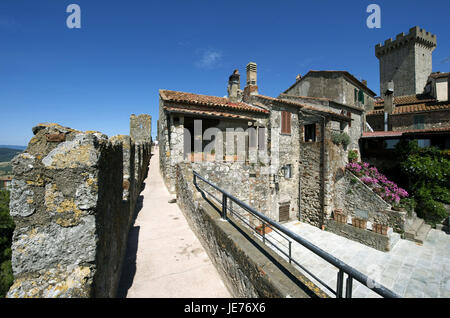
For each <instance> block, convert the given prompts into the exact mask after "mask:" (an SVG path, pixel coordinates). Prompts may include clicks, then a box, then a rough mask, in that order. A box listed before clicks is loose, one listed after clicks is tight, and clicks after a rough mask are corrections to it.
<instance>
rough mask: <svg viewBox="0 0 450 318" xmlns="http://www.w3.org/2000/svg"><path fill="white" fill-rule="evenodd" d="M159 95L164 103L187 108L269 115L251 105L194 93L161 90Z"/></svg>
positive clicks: (265, 110)
mask: <svg viewBox="0 0 450 318" xmlns="http://www.w3.org/2000/svg"><path fill="white" fill-rule="evenodd" d="M159 94H160V96H161V98H162V99H163V100H164V101H170V102H173V103H180V104H183V105H186V106H189V105H194V106H206V107H208V108H213V109H214V111H224V110H225V111H226V110H229V111H238V112H250V113H262V114H268V113H269V111H268V110H267V109H264V108H261V107H256V106H252V105H249V104H247V103H243V102H231V101H230V100H229V99H228V98H225V97H217V96H209V95H200V94H193V93H185V92H177V91H170V90H160V91H159Z"/></svg>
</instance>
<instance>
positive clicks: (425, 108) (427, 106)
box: [367, 101, 450, 116]
mask: <svg viewBox="0 0 450 318" xmlns="http://www.w3.org/2000/svg"><path fill="white" fill-rule="evenodd" d="M439 110H450V102H440V103H437V102H435V101H434V102H430V103H423V102H422V103H420V104H405V105H402V106H397V105H396V106H395V109H394V111H393V112H392V115H400V114H406V113H422V112H430V111H439ZM383 113H384V110H383V109H382V108H381V109H375V110H371V111H369V112H367V115H368V116H370V115H381V114H383Z"/></svg>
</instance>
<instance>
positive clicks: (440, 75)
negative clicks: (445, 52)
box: [430, 72, 450, 79]
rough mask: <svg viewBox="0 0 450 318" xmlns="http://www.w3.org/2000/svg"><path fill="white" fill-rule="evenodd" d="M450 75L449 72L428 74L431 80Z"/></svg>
mask: <svg viewBox="0 0 450 318" xmlns="http://www.w3.org/2000/svg"><path fill="white" fill-rule="evenodd" d="M449 75H450V72H446V73H441V72H434V73H431V74H430V77H431V78H435V79H436V78H443V77H448V76H449Z"/></svg>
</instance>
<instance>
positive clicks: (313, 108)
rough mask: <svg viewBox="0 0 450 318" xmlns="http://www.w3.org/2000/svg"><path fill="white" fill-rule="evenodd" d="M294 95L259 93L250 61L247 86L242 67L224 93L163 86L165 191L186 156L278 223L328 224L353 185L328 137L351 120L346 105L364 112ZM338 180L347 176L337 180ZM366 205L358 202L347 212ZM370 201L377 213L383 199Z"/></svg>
mask: <svg viewBox="0 0 450 318" xmlns="http://www.w3.org/2000/svg"><path fill="white" fill-rule="evenodd" d="M372 95H373V94H371V96H372ZM297 97H298V96H297ZM297 97H295V96H293V97H292V96H289V95H287V94H286V95H283V96H280V97H279V98H274V97H269V96H265V95H262V94H260V93H259V91H258V86H257V67H256V64H255V63H249V64H248V65H247V82H246V86H245V88H244V90H241V88H240V75H239V72H238V71H234V73H233V74H232V75H231V76H230V78H229V82H228V97H216V96H207V95H199V94H193V93H184V92H176V91H169V90H160V117H159V127H158V137H159V145H160V167H161V171H162V174H163V177H164V179H165V182H166V185H167V187H168V188H169V190H171V191H174V189H175V185H176V175H175V172H176V166H177V164H178V163H180V162H189V163H191V165H192V169H194V170H196V171H197V172H199V173H200V174H201V175H202V176H204V177H205V178H207V179H208V180H210V181H211V182H214V183H216V184H217V185H219V186H220V187H221V188H222V189H224V190H225V191H228V192H229V193H231V194H233V195H234V196H236V197H237V198H239V199H241V200H242V201H244V202H246V203H248V204H249V205H250V206H253V207H254V208H256V209H257V210H259V211H261V212H263V213H265V214H266V215H268V216H269V217H270V218H272V219H274V220H276V221H279V222H284V221H289V220H295V219H297V220H301V221H305V222H308V223H310V224H313V225H316V226H319V227H320V226H322V225H325V224H327V222H329V219H330V217H331V214H332V212H333V211H334V209H335V208H337V207H340V208H342V207H341V205H342V200H343V199H345V198H342V197H340V195H341V194H342V196H344V197H345V195H346V192H345V187H346V186H348V185H349V184H350V182H348V178H349V176H347V175H346V174H345V172H344V167H345V164H346V163H347V155H348V149H349V148H347V147H344V146H342V145H339V144H336V143H335V142H333V138H332V134H333V133H336V134H342V133H347V134H349V129H350V128H351V127H350V126H354V120H355V119H354V118H353V117H350V116H348V115H347V114H346V113H341V111H342V110H343V109H346V110H349V111H350V110H351V111H353V112H355V113H356V114H358V115H359V117H361V115H362V112H363V111H362V109H361V108H358V107H357V106H354V105H344V104H340V103H338V102H334V101H333V100H331V99H325V98H323V99H321V98H310V99H308V98H300V97H298V98H297ZM371 98H372V97H371ZM196 122H197V125H196V124H195V123H196ZM350 123H352V125H350ZM360 125H361V121H360V122H359V123H358V125H357V126H360ZM227 129H232V130H233V131H232V132H231V134H229V133H228V132H227ZM359 132H361V128H359ZM213 136H214V137H213ZM239 138H240V140H241V142H238V140H239ZM355 138H356V137H355ZM212 149H213V150H214V151H211V150H212ZM339 180H342V181H343V180H347V182H346V183H345V184H344V186H342V185H341V183H342V181H339ZM338 187H341V188H342V189H341V190H340V191H338V189H337V188H338ZM362 197H363V196H362ZM369 197H370V195H366V196H364V199H368V198H369ZM372 199H373V198H372ZM369 200H370V199H369ZM365 205H366V203H365V202H362V201H361V200H356V201H355V202H353V206H352V207H349V215H351V214H352V213H353V212H354V210H355V207H357V206H359V207H364V206H365ZM373 206H374V211H371V212H373V213H372V214H371V215H375V214H377V213H379V208H380V205H379V204H373ZM386 209H389V207H388V204H386ZM375 210H376V211H375ZM392 227H393V226H392Z"/></svg>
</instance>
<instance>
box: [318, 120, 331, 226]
mask: <svg viewBox="0 0 450 318" xmlns="http://www.w3.org/2000/svg"><path fill="white" fill-rule="evenodd" d="M317 116H319V117H321V118H322V122H321V129H322V134H321V138H320V139H321V140H320V142H321V143H322V146H321V147H320V157H321V159H322V160H321V161H322V162H321V164H322V178H321V188H322V193H321V194H322V215H321V220H320V222H321V224H320V228H322V227H323V226H324V225H325V192H326V191H325V178H326V176H327V174H328V166H327V164H328V161H327V160H326V159H327V158H325V153H326V151H325V131H326V129H325V128H326V118H325V116H322V115H317Z"/></svg>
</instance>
